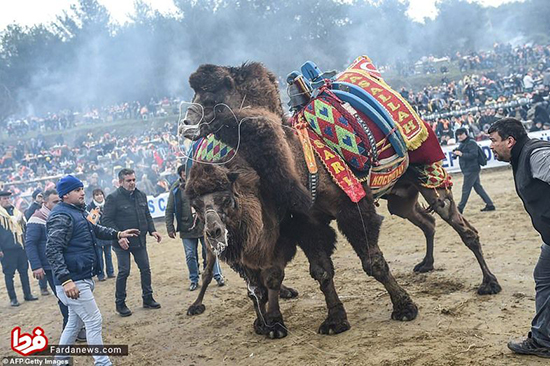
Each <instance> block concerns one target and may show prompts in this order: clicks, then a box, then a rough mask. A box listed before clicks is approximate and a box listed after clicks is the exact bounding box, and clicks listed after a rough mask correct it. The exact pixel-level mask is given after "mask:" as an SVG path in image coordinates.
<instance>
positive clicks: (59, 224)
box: [46, 202, 118, 285]
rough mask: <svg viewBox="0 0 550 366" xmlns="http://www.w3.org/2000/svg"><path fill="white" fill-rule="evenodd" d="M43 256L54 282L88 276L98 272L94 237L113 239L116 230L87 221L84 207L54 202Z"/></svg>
mask: <svg viewBox="0 0 550 366" xmlns="http://www.w3.org/2000/svg"><path fill="white" fill-rule="evenodd" d="M46 232H47V241H46V258H47V259H48V261H49V262H50V265H51V267H52V270H53V273H54V283H55V284H56V285H60V284H63V282H65V281H67V280H73V281H78V280H84V279H90V278H92V277H93V276H95V275H97V274H98V273H99V270H100V267H99V258H98V256H97V250H96V239H97V238H99V239H104V240H114V239H116V238H117V234H118V232H117V230H114V229H111V228H107V227H104V226H100V225H95V224H93V223H91V222H90V221H88V219H87V212H86V210H85V208H84V207H79V206H75V205H70V204H67V203H65V202H61V203H59V204H57V205H56V206H55V207H54V208H53V210H52V212H51V213H50V216H49V217H48V221H47V222H46Z"/></svg>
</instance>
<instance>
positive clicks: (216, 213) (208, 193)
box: [185, 164, 239, 256]
mask: <svg viewBox="0 0 550 366" xmlns="http://www.w3.org/2000/svg"><path fill="white" fill-rule="evenodd" d="M238 175H239V173H230V172H229V171H228V170H227V169H226V168H223V167H220V166H215V165H202V164H196V165H195V166H193V169H191V174H190V177H189V179H188V181H187V183H186V187H185V194H186V195H187V196H188V197H189V199H190V200H191V205H192V207H193V208H194V209H195V211H196V213H197V215H198V218H199V220H200V221H201V222H203V223H204V236H205V238H206V242H207V243H208V245H209V246H210V249H211V250H212V252H213V253H214V254H215V255H217V256H218V255H220V254H221V253H223V252H224V251H225V249H226V248H227V247H228V246H229V245H230V240H229V239H230V238H229V232H230V227H231V225H234V224H236V223H237V222H238V219H237V218H238V204H237V200H236V195H235V192H234V183H235V181H236V180H237V177H238ZM237 225H238V224H237Z"/></svg>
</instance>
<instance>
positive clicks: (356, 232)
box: [336, 194, 418, 321]
mask: <svg viewBox="0 0 550 366" xmlns="http://www.w3.org/2000/svg"><path fill="white" fill-rule="evenodd" d="M338 208H339V209H338V214H337V216H336V220H337V221H338V227H339V229H340V231H341V232H342V233H343V234H344V235H345V236H346V238H347V239H348V241H349V242H350V243H351V245H352V247H353V249H354V250H355V252H356V253H357V255H358V256H359V258H360V259H361V263H362V265H363V270H364V271H365V272H366V273H367V274H368V275H369V276H373V277H374V278H375V279H376V280H378V281H379V282H380V283H382V284H383V285H384V287H385V288H386V290H387V291H388V293H389V295H390V298H391V301H392V303H393V312H392V315H391V317H392V319H394V320H402V321H407V320H413V319H414V318H416V316H417V315H418V307H417V306H416V304H415V303H414V302H413V301H412V299H411V297H410V296H409V294H408V293H407V292H406V291H405V290H404V289H403V288H402V287H401V286H399V284H398V283H397V281H396V280H395V278H394V277H393V275H392V274H391V272H390V268H389V266H388V264H387V262H386V260H385V259H384V255H383V254H382V251H381V250H380V248H379V247H378V235H379V233H380V225H381V221H382V220H381V219H380V217H379V216H378V215H377V214H376V210H375V209H374V203H373V201H372V196H371V195H370V194H369V195H368V196H367V197H365V198H363V199H362V200H361V201H359V202H358V203H353V202H352V201H350V200H349V199H348V198H347V197H344V198H343V199H342V200H341V204H340V207H338Z"/></svg>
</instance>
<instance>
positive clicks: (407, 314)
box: [391, 301, 418, 322]
mask: <svg viewBox="0 0 550 366" xmlns="http://www.w3.org/2000/svg"><path fill="white" fill-rule="evenodd" d="M417 315H418V307H417V306H416V304H415V303H414V302H412V301H411V302H409V303H408V304H406V305H405V306H403V307H402V308H400V309H396V310H394V311H393V313H391V318H392V319H393V320H399V321H402V322H408V321H411V320H414V319H416V316H417Z"/></svg>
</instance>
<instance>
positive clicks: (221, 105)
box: [184, 63, 500, 332]
mask: <svg viewBox="0 0 550 366" xmlns="http://www.w3.org/2000/svg"><path fill="white" fill-rule="evenodd" d="M190 84H191V87H192V88H193V89H194V90H195V96H194V99H193V102H194V103H195V104H194V105H193V106H191V107H190V108H189V109H188V111H187V115H186V119H185V123H186V125H187V127H186V128H185V131H184V134H185V136H186V137H189V138H192V139H197V138H199V137H202V136H206V135H208V134H210V133H214V134H215V136H216V137H217V138H218V139H219V140H221V141H223V142H225V143H226V144H228V145H230V146H232V147H235V148H238V149H239V150H238V154H239V155H240V156H241V157H243V158H244V159H245V160H246V161H247V162H248V164H250V165H251V167H252V168H253V169H254V170H255V171H256V172H257V173H258V175H259V177H260V188H259V189H260V193H261V196H262V197H263V199H264V200H265V201H272V202H274V203H275V207H276V208H277V211H278V216H279V217H281V218H283V219H285V221H284V222H285V229H286V230H287V231H286V232H285V233H284V234H281V236H282V237H289V238H293V239H294V240H297V241H298V242H299V244H300V246H301V247H302V248H303V249H304V252H305V253H306V256H308V259H309V260H310V265H311V274H312V276H313V277H314V278H315V279H317V280H318V281H319V282H320V285H321V289H322V290H323V292H324V293H325V296H326V298H327V305H328V307H329V317H328V318H327V321H326V322H325V323H327V324H332V325H333V326H332V328H333V329H332V331H333V332H336V330H338V331H343V330H346V329H347V328H346V327H345V326H341V325H342V324H344V323H347V320H345V319H346V316H345V311H344V309H343V306H342V304H341V302H340V301H339V300H338V297H337V295H336V292H335V290H334V285H333V282H332V276H333V268H332V262H331V259H330V255H331V254H332V251H333V249H334V242H335V234H334V232H332V230H331V229H330V227H329V226H328V224H329V222H330V221H332V220H334V219H336V220H337V223H338V227H339V229H340V231H341V232H342V233H343V234H344V235H345V236H346V237H347V239H348V240H349V241H350V243H351V244H352V246H353V248H354V249H355V251H356V252H357V254H358V255H359V257H360V259H361V261H362V263H363V268H364V270H365V271H366V272H367V274H369V275H373V276H374V277H375V278H376V279H378V280H379V281H380V282H382V283H383V284H384V286H385V287H386V288H387V290H388V292H389V293H390V295H391V299H392V302H393V304H394V312H393V314H392V318H394V319H400V320H410V319H413V318H414V317H415V316H416V312H417V309H416V306H415V305H414V303H413V302H412V301H411V299H410V297H409V296H408V294H407V293H406V292H405V291H404V290H403V289H402V288H401V287H399V285H398V284H397V283H396V281H395V279H394V278H393V277H392V275H391V273H390V271H389V269H388V266H387V264H386V262H385V260H384V258H383V256H382V253H381V251H380V249H379V248H378V245H377V240H378V233H379V227H380V219H379V217H378V216H377V215H376V212H375V209H374V205H373V199H372V195H370V194H369V192H370V191H369V189H368V187H365V189H366V191H367V196H366V197H365V198H363V199H362V200H361V201H360V202H359V203H357V204H354V203H352V202H351V201H350V200H349V198H348V197H347V196H346V195H345V194H344V193H343V192H342V191H341V190H340V189H339V188H338V187H337V186H336V185H335V184H334V183H333V182H332V180H331V179H330V177H329V175H328V173H327V172H326V171H325V170H324V169H322V168H321V170H320V183H319V187H318V190H319V191H318V197H317V200H316V202H315V204H314V205H313V207H309V203H310V202H311V196H310V195H309V194H308V192H307V190H306V189H305V187H306V184H307V170H306V167H305V163H304V158H303V152H302V149H301V146H300V143H299V141H298V139H297V137H296V136H295V134H294V131H293V130H292V129H291V128H290V126H289V125H288V123H287V122H286V119H285V117H284V114H283V111H282V107H281V104H280V99H279V93H278V87H277V84H276V79H275V77H274V76H273V75H272V74H271V73H270V72H269V71H267V70H266V69H265V67H263V66H262V65H261V64H258V63H250V64H245V65H243V66H241V67H220V66H215V65H203V66H201V67H200V68H199V69H198V70H197V71H196V72H195V73H194V74H192V75H191V77H190ZM318 165H319V166H321V164H318ZM419 194H422V195H423V196H424V198H425V199H426V201H427V202H428V204H429V207H430V208H431V209H432V210H433V211H435V212H437V213H438V214H439V215H440V216H441V217H442V218H443V219H444V220H445V221H447V222H448V223H449V224H450V225H451V226H452V227H453V228H454V229H455V230H456V231H457V232H458V233H459V235H460V237H461V238H462V240H463V241H464V243H465V244H466V246H467V247H468V248H470V249H471V250H472V251H473V252H474V254H475V256H476V258H477V259H478V261H479V263H480V266H481V269H482V272H483V282H482V284H481V286H480V288H479V290H478V293H480V294H493V293H497V292H499V291H500V286H499V284H498V282H497V280H496V278H495V276H494V275H493V274H492V273H491V272H490V271H489V269H488V267H487V265H486V263H485V261H484V259H483V255H482V252H481V245H480V242H479V236H478V234H477V231H476V230H475V229H474V228H473V227H472V226H471V225H470V224H469V223H468V222H467V221H466V220H465V219H464V218H463V217H462V215H460V213H459V212H458V211H457V209H456V205H455V204H454V201H453V199H452V194H451V193H450V192H447V191H446V190H443V189H441V190H431V189H426V188H424V187H422V186H421V185H420V184H419V182H418V180H417V179H415V176H414V174H413V173H412V172H411V171H408V172H407V173H406V174H405V175H404V176H403V177H402V178H401V179H400V180H399V181H398V183H397V184H396V185H395V187H394V189H393V190H392V191H391V192H390V193H389V194H388V195H387V196H386V198H387V199H388V205H389V209H390V212H392V213H393V214H396V215H399V216H401V217H404V218H407V219H408V220H409V221H411V222H412V223H413V224H414V225H416V226H418V227H420V228H421V229H422V230H423V232H424V233H425V236H426V239H427V253H426V257H425V258H424V260H423V261H422V262H421V263H420V264H419V265H417V266H416V267H415V270H416V271H429V270H431V269H433V237H434V231H435V220H434V219H433V217H432V216H431V215H430V214H429V213H428V212H426V211H425V210H423V209H422V208H421V207H420V205H419V204H418V196H419ZM288 217H292V219H288ZM281 230H283V226H281ZM215 239H217V238H215ZM319 248H322V249H324V250H321V251H320V250H319ZM321 328H322V329H320V331H321V332H323V330H324V329H323V327H321ZM330 328H331V326H329V327H328V328H327V332H330V331H331V330H330ZM344 328H346V329H344Z"/></svg>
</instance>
